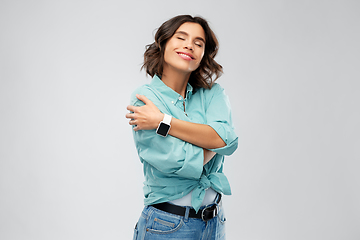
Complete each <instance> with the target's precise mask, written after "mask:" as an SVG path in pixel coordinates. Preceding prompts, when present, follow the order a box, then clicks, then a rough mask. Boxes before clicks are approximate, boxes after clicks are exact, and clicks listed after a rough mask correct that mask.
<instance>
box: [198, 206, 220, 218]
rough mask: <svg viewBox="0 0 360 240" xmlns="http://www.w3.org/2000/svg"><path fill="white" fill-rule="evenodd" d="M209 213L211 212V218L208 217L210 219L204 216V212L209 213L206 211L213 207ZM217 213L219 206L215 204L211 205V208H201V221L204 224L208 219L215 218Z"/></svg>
mask: <svg viewBox="0 0 360 240" xmlns="http://www.w3.org/2000/svg"><path fill="white" fill-rule="evenodd" d="M214 206H215V208H213V209H212V210H211V212H212V216H211V215H210V217H207V216H205V214H204V212H205V211H209V210H208V209H211V208H212V207H214ZM218 213H219V206H218V205H217V204H214V205H211V206H206V207H204V208H203V210H202V211H201V219H202V220H203V221H204V222H207V221H209V220H210V219H213V218H214V217H216V215H217V214H218Z"/></svg>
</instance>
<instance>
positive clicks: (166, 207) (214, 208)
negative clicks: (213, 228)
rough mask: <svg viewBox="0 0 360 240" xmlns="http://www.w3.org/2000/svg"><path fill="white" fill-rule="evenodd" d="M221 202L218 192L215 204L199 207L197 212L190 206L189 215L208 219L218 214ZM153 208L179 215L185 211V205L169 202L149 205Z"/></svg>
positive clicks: (182, 214) (183, 214)
mask: <svg viewBox="0 0 360 240" xmlns="http://www.w3.org/2000/svg"><path fill="white" fill-rule="evenodd" d="M220 202H221V194H219V197H218V199H217V200H216V203H215V204H211V205H209V206H206V207H205V208H203V209H200V210H199V211H198V212H197V213H196V212H195V209H193V208H190V209H189V217H191V218H200V219H202V220H204V221H205V222H206V221H209V220H210V219H212V218H214V217H216V215H218V213H219V210H220V209H219V208H220V206H219V203H220ZM151 206H153V207H154V208H157V209H159V210H162V211H165V212H168V213H172V214H176V215H180V216H185V213H186V207H180V206H177V205H173V204H170V203H167V202H165V203H158V204H154V205H151Z"/></svg>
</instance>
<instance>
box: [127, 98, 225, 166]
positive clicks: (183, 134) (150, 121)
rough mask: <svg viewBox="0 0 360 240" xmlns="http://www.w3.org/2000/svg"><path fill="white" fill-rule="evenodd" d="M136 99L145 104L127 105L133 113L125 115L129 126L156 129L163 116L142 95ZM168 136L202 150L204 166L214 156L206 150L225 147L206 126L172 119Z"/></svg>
mask: <svg viewBox="0 0 360 240" xmlns="http://www.w3.org/2000/svg"><path fill="white" fill-rule="evenodd" d="M136 97H137V98H138V99H139V100H141V101H142V102H144V103H145V105H144V106H141V107H136V106H132V105H129V106H127V110H129V111H131V112H133V113H127V114H126V118H128V119H130V121H129V124H130V125H136V127H134V129H133V130H134V131H138V130H152V129H156V128H157V126H158V125H159V123H160V121H162V119H163V118H164V114H163V113H161V112H160V110H159V109H158V108H157V107H156V106H155V104H154V103H153V102H152V101H150V100H149V99H148V98H147V97H145V96H144V95H138V94H137V95H136ZM169 134H170V135H171V136H173V137H176V138H179V139H181V140H183V141H185V142H188V143H191V144H194V145H196V146H198V147H201V148H203V149H204V165H205V164H206V163H207V162H209V161H210V159H211V158H212V157H213V156H214V155H215V153H214V152H212V151H209V150H207V149H213V148H221V147H224V146H226V144H225V142H224V141H223V140H222V139H221V137H220V136H219V135H218V134H217V132H216V131H215V130H214V129H213V128H212V127H210V126H209V125H206V124H198V123H192V122H187V121H183V120H180V119H176V118H172V120H171V128H170V131H169Z"/></svg>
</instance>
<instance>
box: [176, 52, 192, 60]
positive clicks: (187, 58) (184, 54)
mask: <svg viewBox="0 0 360 240" xmlns="http://www.w3.org/2000/svg"><path fill="white" fill-rule="evenodd" d="M177 54H178V55H179V56H180V57H181V58H183V59H185V60H194V59H195V58H194V57H193V56H192V55H191V54H188V53H183V52H177Z"/></svg>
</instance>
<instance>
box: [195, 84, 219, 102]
mask: <svg viewBox="0 0 360 240" xmlns="http://www.w3.org/2000/svg"><path fill="white" fill-rule="evenodd" d="M197 91H198V92H201V94H202V95H203V96H204V97H205V99H206V100H208V101H210V100H211V99H212V98H213V97H214V96H217V97H220V96H222V95H225V91H224V88H223V87H221V85H220V84H218V83H214V84H213V86H212V87H211V88H208V89H206V88H199V89H197Z"/></svg>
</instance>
